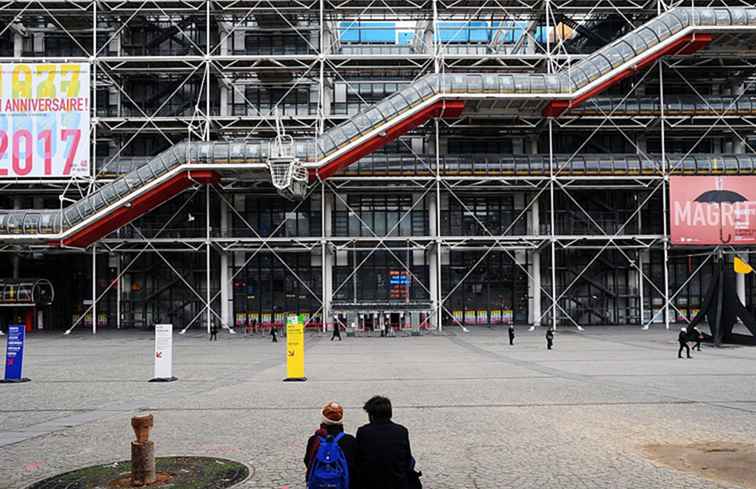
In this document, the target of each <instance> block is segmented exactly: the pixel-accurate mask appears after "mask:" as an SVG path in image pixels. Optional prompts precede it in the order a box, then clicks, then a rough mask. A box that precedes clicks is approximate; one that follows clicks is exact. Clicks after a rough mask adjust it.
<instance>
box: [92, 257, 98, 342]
mask: <svg viewBox="0 0 756 489" xmlns="http://www.w3.org/2000/svg"><path fill="white" fill-rule="evenodd" d="M92 334H97V243H95V244H93V245H92Z"/></svg>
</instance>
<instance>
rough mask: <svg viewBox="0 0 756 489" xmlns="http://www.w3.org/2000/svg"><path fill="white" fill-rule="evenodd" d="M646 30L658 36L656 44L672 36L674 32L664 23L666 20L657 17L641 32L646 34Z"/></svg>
mask: <svg viewBox="0 0 756 489" xmlns="http://www.w3.org/2000/svg"><path fill="white" fill-rule="evenodd" d="M646 30H651V31H653V33H654V34H656V38H657V42H656V43H654V44H658V43H659V42H661V41H663V40H665V39H667V38H669V37H671V36H672V31H671V30H670V29H669V27H668V26H667V24H666V23H665V22H664V19H663V18H661V17H657V18H655V19H654V20H652V21H651V22H649V23H648V24H646V25H645V27H644V29H643V30H642V31H641V32H644V31H646Z"/></svg>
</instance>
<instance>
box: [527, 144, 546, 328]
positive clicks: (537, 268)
mask: <svg viewBox="0 0 756 489" xmlns="http://www.w3.org/2000/svg"><path fill="white" fill-rule="evenodd" d="M528 152H529V153H530V154H532V155H535V154H538V137H537V136H532V137H531V138H530V140H529V147H528ZM540 211H541V208H540V202H539V198H536V199H535V200H533V203H532V204H531V206H530V219H529V221H530V222H529V230H528V234H530V235H531V236H540V235H541V215H540ZM528 284H529V287H528V288H529V289H530V290H529V292H530V297H531V300H530V301H529V306H530V307H529V310H528V322H529V323H530V324H531V325H533V326H540V325H541V314H543V309H542V308H541V252H540V251H539V250H537V249H536V250H534V251H533V252H531V254H530V277H529V279H528Z"/></svg>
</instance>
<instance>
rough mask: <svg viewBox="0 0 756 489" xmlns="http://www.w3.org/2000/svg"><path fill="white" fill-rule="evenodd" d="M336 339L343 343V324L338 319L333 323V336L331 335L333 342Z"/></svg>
mask: <svg viewBox="0 0 756 489" xmlns="http://www.w3.org/2000/svg"><path fill="white" fill-rule="evenodd" d="M336 338H338V339H339V341H341V323H340V322H339V321H338V319H337V320H336V321H334V323H333V334H332V335H331V341H333V340H334V339H336Z"/></svg>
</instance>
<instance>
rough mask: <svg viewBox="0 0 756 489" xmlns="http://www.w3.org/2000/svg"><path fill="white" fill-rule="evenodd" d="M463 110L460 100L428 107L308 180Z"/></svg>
mask: <svg viewBox="0 0 756 489" xmlns="http://www.w3.org/2000/svg"><path fill="white" fill-rule="evenodd" d="M464 109H465V102H464V101H462V100H447V101H445V102H436V103H435V104H433V105H430V106H428V107H426V108H425V109H423V110H421V111H419V112H417V113H415V114H412V115H411V116H410V117H407V118H406V119H404V120H402V121H401V122H399V123H398V124H396V125H395V126H392V127H390V128H388V129H387V130H386V132H385V133H383V134H381V135H378V136H374V137H372V138H370V139H369V140H368V141H366V142H365V143H363V144H361V145H359V146H357V147H356V148H354V149H352V150H350V151H347V152H346V153H344V154H343V155H341V156H339V157H338V158H336V159H335V160H333V161H331V162H329V163H327V164H326V165H324V166H323V167H322V168H320V169H317V170H313V171H311V172H310V180H316V179H318V178H320V179H326V178H329V177H331V176H332V175H333V174H335V173H336V172H338V171H340V170H342V169H343V168H346V167H347V166H349V165H351V164H352V163H354V162H355V161H357V160H359V159H360V158H362V157H363V156H365V155H368V154H370V153H372V152H373V151H375V150H377V149H379V148H381V147H382V146H385V145H386V144H388V143H390V142H391V141H393V140H394V139H396V138H398V137H399V136H401V135H402V134H404V133H406V132H408V131H411V130H412V129H414V128H416V127H417V126H419V125H420V124H422V123H424V122H426V121H428V120H430V119H433V118H434V117H441V118H444V119H456V118H458V117H459V116H460V115H461V114H462V111H463V110H464Z"/></svg>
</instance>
